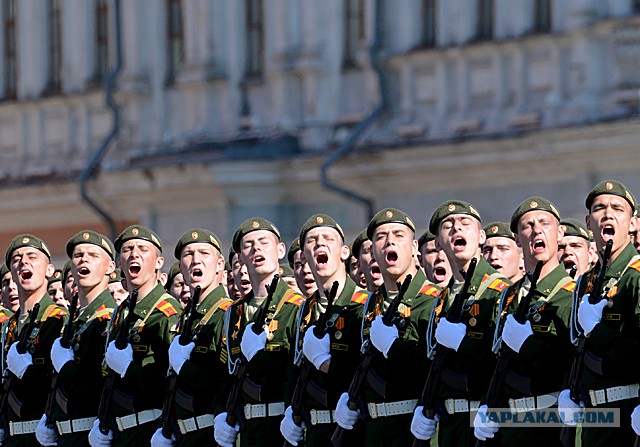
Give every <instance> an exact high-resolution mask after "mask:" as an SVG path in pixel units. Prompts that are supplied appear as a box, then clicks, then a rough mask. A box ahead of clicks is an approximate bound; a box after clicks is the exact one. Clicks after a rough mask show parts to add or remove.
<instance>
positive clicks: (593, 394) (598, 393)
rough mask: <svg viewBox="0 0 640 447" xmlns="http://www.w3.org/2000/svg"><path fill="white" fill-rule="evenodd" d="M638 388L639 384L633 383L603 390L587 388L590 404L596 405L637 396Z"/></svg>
mask: <svg viewBox="0 0 640 447" xmlns="http://www.w3.org/2000/svg"><path fill="white" fill-rule="evenodd" d="M638 388H640V385H638V384H637V383H634V384H633V385H623V386H614V387H612V388H606V389H604V390H589V397H590V398H591V405H593V406H594V407H597V406H598V405H601V404H606V403H607V402H617V401H619V400H626V399H633V398H635V397H638Z"/></svg>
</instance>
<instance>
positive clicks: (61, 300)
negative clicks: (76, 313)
mask: <svg viewBox="0 0 640 447" xmlns="http://www.w3.org/2000/svg"><path fill="white" fill-rule="evenodd" d="M47 293H48V294H49V296H50V297H51V299H52V300H53V302H54V303H56V304H57V305H58V306H62V307H69V303H66V302H65V301H66V300H65V296H64V283H63V281H62V270H60V269H56V270H55V271H54V272H53V275H51V277H50V278H49V280H48V286H47Z"/></svg>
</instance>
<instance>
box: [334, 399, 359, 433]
mask: <svg viewBox="0 0 640 447" xmlns="http://www.w3.org/2000/svg"><path fill="white" fill-rule="evenodd" d="M348 402H349V394H348V393H342V395H341V396H340V399H338V405H337V406H336V412H335V415H334V418H335V420H336V422H337V423H338V425H339V426H340V427H342V428H344V429H346V430H353V426H354V425H355V424H356V422H358V419H360V413H359V412H358V411H357V410H356V411H354V410H352V409H350V408H349V405H348Z"/></svg>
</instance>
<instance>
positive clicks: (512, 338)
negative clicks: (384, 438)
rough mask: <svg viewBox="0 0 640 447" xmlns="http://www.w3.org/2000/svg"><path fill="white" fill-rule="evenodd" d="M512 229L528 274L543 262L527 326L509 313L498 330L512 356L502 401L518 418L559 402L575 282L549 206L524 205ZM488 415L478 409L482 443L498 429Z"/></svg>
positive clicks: (516, 293) (524, 289) (546, 440)
mask: <svg viewBox="0 0 640 447" xmlns="http://www.w3.org/2000/svg"><path fill="white" fill-rule="evenodd" d="M485 231H487V229H485ZM488 231H490V232H491V231H492V229H489V230H488ZM510 231H511V232H513V233H515V237H516V241H517V244H518V246H519V247H521V248H522V253H523V256H524V263H525V267H526V269H527V271H529V272H533V271H534V270H535V268H536V264H537V263H538V262H542V263H543V264H542V270H541V272H540V277H539V279H538V282H537V285H536V288H535V291H534V292H533V294H532V296H531V304H530V306H529V309H528V311H527V319H526V321H525V323H524V324H520V323H519V322H518V321H516V320H515V319H514V317H513V315H508V316H507V317H506V321H505V323H504V328H503V330H502V342H503V343H506V345H507V346H509V348H511V349H512V350H513V351H514V353H515V355H514V356H513V357H512V358H511V361H510V363H509V370H508V373H507V380H506V383H505V387H504V390H503V391H504V394H503V396H502V401H503V402H504V403H505V404H506V405H508V407H509V408H510V410H511V412H512V413H513V414H514V415H518V413H523V412H527V411H533V410H539V409H545V408H551V407H555V405H556V403H557V397H558V394H559V393H560V390H561V389H562V382H563V380H564V376H565V375H566V373H567V372H568V370H569V367H570V359H571V351H572V349H571V347H572V346H571V342H570V336H569V318H570V314H571V296H572V293H573V290H574V288H575V282H573V280H572V279H571V278H570V277H569V276H568V275H567V272H566V271H565V270H564V266H563V265H561V264H560V262H559V260H558V241H560V240H562V236H563V231H562V226H561V225H560V215H559V213H558V210H557V209H556V207H555V206H554V205H553V203H551V202H549V201H548V200H546V199H544V198H541V197H531V198H528V199H527V200H525V201H523V202H522V203H521V204H520V205H519V206H518V208H517V209H516V211H515V212H514V213H513V216H512V218H511V227H510ZM530 281H531V278H530V277H528V276H527V277H525V278H522V279H521V280H519V281H518V282H517V283H515V284H514V285H512V286H510V287H509V288H508V289H507V290H506V292H504V293H503V294H502V298H501V302H500V308H499V311H500V312H501V315H498V316H497V317H496V318H497V319H499V318H503V316H504V315H506V314H507V313H513V312H514V311H515V309H516V308H517V307H518V303H519V302H520V301H521V300H522V298H523V297H524V296H525V295H527V294H528V293H529V292H530V288H531V282H530ZM486 414H487V406H486V405H482V406H481V407H480V409H479V410H478V415H476V417H475V420H474V425H475V432H474V433H475V436H476V437H477V438H478V439H480V440H483V441H484V440H486V439H487V438H493V437H494V436H496V432H497V430H498V428H497V427H495V426H494V424H493V423H491V422H486ZM483 417H484V419H483ZM520 417H522V415H520ZM525 417H526V416H525ZM559 437H560V427H557V426H556V427H545V428H538V427H526V426H520V427H505V428H500V432H499V433H498V435H497V436H496V438H497V444H498V445H504V446H522V447H525V446H538V445H541V444H542V445H545V446H558V447H560V446H561V445H562V443H561V442H560V438H559Z"/></svg>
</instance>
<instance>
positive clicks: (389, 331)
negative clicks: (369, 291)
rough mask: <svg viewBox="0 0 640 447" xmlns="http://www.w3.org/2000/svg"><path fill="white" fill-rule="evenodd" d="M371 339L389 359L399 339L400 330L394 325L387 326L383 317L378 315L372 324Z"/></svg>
mask: <svg viewBox="0 0 640 447" xmlns="http://www.w3.org/2000/svg"><path fill="white" fill-rule="evenodd" d="M369 338H370V339H371V343H373V346H375V347H376V349H377V350H378V351H380V352H382V354H383V355H384V358H387V354H388V352H389V349H391V345H392V344H393V342H394V341H396V340H397V339H398V328H397V327H395V326H394V325H391V326H386V325H385V324H384V323H383V322H382V315H378V316H377V317H376V318H375V319H374V320H373V323H371V330H370V332H369Z"/></svg>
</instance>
